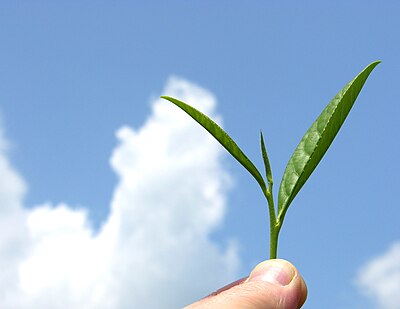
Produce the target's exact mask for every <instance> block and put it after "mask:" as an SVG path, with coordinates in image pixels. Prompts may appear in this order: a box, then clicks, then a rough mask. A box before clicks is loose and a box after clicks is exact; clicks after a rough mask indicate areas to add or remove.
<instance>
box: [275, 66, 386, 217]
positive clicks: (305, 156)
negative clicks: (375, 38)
mask: <svg viewBox="0 0 400 309" xmlns="http://www.w3.org/2000/svg"><path fill="white" fill-rule="evenodd" d="M379 63H380V61H375V62H373V63H371V64H369V65H368V66H367V67H366V68H365V69H364V70H363V71H362V72H361V73H360V74H358V75H357V76H356V77H355V78H354V79H353V80H352V81H350V82H349V83H348V84H347V85H346V86H345V87H344V88H343V89H342V90H341V91H339V93H338V94H337V95H336V96H335V97H334V98H333V99H332V101H331V102H330V103H329V104H328V105H327V106H326V107H325V109H324V110H323V111H322V113H321V114H320V115H319V117H318V118H317V120H316V121H315V122H314V123H313V124H312V126H311V127H310V128H309V129H308V131H307V132H306V134H305V135H304V136H303V138H302V139H301V141H300V143H299V145H298V146H297V148H296V149H295V151H294V153H293V155H292V157H291V158H290V160H289V162H288V164H287V166H286V169H285V172H284V174H283V177H282V181H281V184H280V187H279V193H278V221H282V220H283V219H284V217H285V214H286V211H287V209H288V207H289V205H290V203H291V202H292V201H293V199H294V198H295V196H296V195H297V193H298V192H299V191H300V189H301V188H302V187H303V185H304V183H305V182H306V181H307V179H308V177H310V175H311V173H312V172H313V171H314V169H315V168H316V167H317V165H318V163H319V162H320V160H321V159H322V157H323V156H324V154H325V153H326V151H327V150H328V148H329V146H330V145H331V143H332V141H333V139H334V138H335V136H336V134H337V133H338V131H339V129H340V127H341V126H342V124H343V122H344V120H345V119H346V117H347V115H348V113H349V112H350V109H351V107H352V106H353V104H354V102H355V100H356V99H357V96H358V94H359V93H360V91H361V88H362V87H363V85H364V83H365V82H366V80H367V78H368V76H369V74H370V73H371V72H372V70H373V69H374V68H375V67H376V66H377V65H378V64H379Z"/></svg>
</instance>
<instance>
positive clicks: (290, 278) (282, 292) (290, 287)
mask: <svg viewBox="0 0 400 309" xmlns="http://www.w3.org/2000/svg"><path fill="white" fill-rule="evenodd" d="M306 298H307V287H306V284H305V282H304V280H303V278H302V277H301V276H300V274H299V273H298V271H297V269H296V268H295V267H294V266H293V265H292V264H291V263H289V262H287V261H285V260H280V259H276V260H267V261H264V262H262V263H260V264H258V265H257V266H256V267H255V268H254V269H253V271H252V272H251V274H250V276H249V277H247V278H243V279H240V280H238V281H235V282H233V283H231V284H229V285H227V286H225V287H223V288H221V289H219V290H218V291H216V292H214V293H212V294H210V295H209V296H207V297H205V298H203V299H201V300H199V301H198V302H196V303H194V304H191V305H189V306H187V307H186V309H205V308H207V309H223V308H227V309H228V308H229V309H298V308H300V307H301V306H303V304H304V302H305V301H306Z"/></svg>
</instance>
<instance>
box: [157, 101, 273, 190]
mask: <svg viewBox="0 0 400 309" xmlns="http://www.w3.org/2000/svg"><path fill="white" fill-rule="evenodd" d="M161 98H163V99H165V100H168V101H170V102H171V103H173V104H175V105H176V106H178V107H179V108H181V109H182V110H183V111H184V112H186V113H187V114H188V115H189V116H190V117H192V118H193V119H194V120H195V121H196V122H197V123H198V124H200V125H201V126H202V127H203V128H204V129H206V130H207V131H208V132H209V133H210V134H211V135H212V136H213V137H214V138H215V139H216V140H217V141H218V142H219V143H220V144H221V145H222V146H223V147H224V148H225V149H226V150H227V151H228V152H229V153H230V154H231V155H232V156H233V157H234V158H235V159H236V160H237V161H238V162H239V163H240V164H241V165H242V166H243V167H244V168H245V169H246V170H247V171H248V172H249V173H250V174H251V175H252V176H253V177H254V179H255V180H256V181H257V183H258V184H259V185H260V187H261V189H262V190H263V191H265V190H266V185H265V181H264V179H263V177H262V176H261V174H260V172H259V171H258V169H257V168H256V167H255V165H254V164H253V163H252V162H251V161H250V159H249V158H248V157H247V156H246V155H245V154H244V152H243V151H242V150H241V149H240V148H239V146H238V145H237V144H236V143H235V142H234V140H233V139H232V138H231V137H230V136H229V135H228V133H226V132H225V131H224V130H223V129H222V128H221V127H220V126H219V125H218V124H216V123H215V122H214V121H213V120H212V119H210V118H209V117H208V116H206V115H205V114H203V113H202V112H200V111H198V110H197V109H195V108H194V107H192V106H190V105H189V104H186V103H184V102H182V101H179V100H177V99H175V98H172V97H168V96H161Z"/></svg>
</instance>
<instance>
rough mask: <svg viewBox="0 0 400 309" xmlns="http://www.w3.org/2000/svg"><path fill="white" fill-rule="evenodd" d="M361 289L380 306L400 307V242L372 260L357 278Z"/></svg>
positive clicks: (387, 308)
mask: <svg viewBox="0 0 400 309" xmlns="http://www.w3.org/2000/svg"><path fill="white" fill-rule="evenodd" d="M356 283H357V286H358V287H359V289H360V290H361V291H362V292H363V293H364V294H366V295H367V296H369V297H370V298H372V299H373V300H375V301H376V303H377V304H378V305H379V308H382V309H398V308H399V304H400V293H399V288H400V242H396V243H394V244H393V245H392V246H391V248H390V249H389V250H388V251H387V252H385V253H384V254H382V255H381V256H378V257H376V258H374V259H372V260H371V261H369V262H368V263H367V264H366V265H365V266H364V267H362V269H361V270H360V272H359V275H358V277H357V279H356Z"/></svg>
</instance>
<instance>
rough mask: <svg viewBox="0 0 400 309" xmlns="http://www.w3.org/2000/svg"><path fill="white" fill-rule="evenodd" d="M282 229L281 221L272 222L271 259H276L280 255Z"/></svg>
mask: <svg viewBox="0 0 400 309" xmlns="http://www.w3.org/2000/svg"><path fill="white" fill-rule="evenodd" d="M280 229H281V224H280V223H279V221H277V220H275V221H274V222H270V241H269V243H270V248H269V258H270V259H271V260H272V259H276V258H277V255H278V236H279V231H280Z"/></svg>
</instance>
